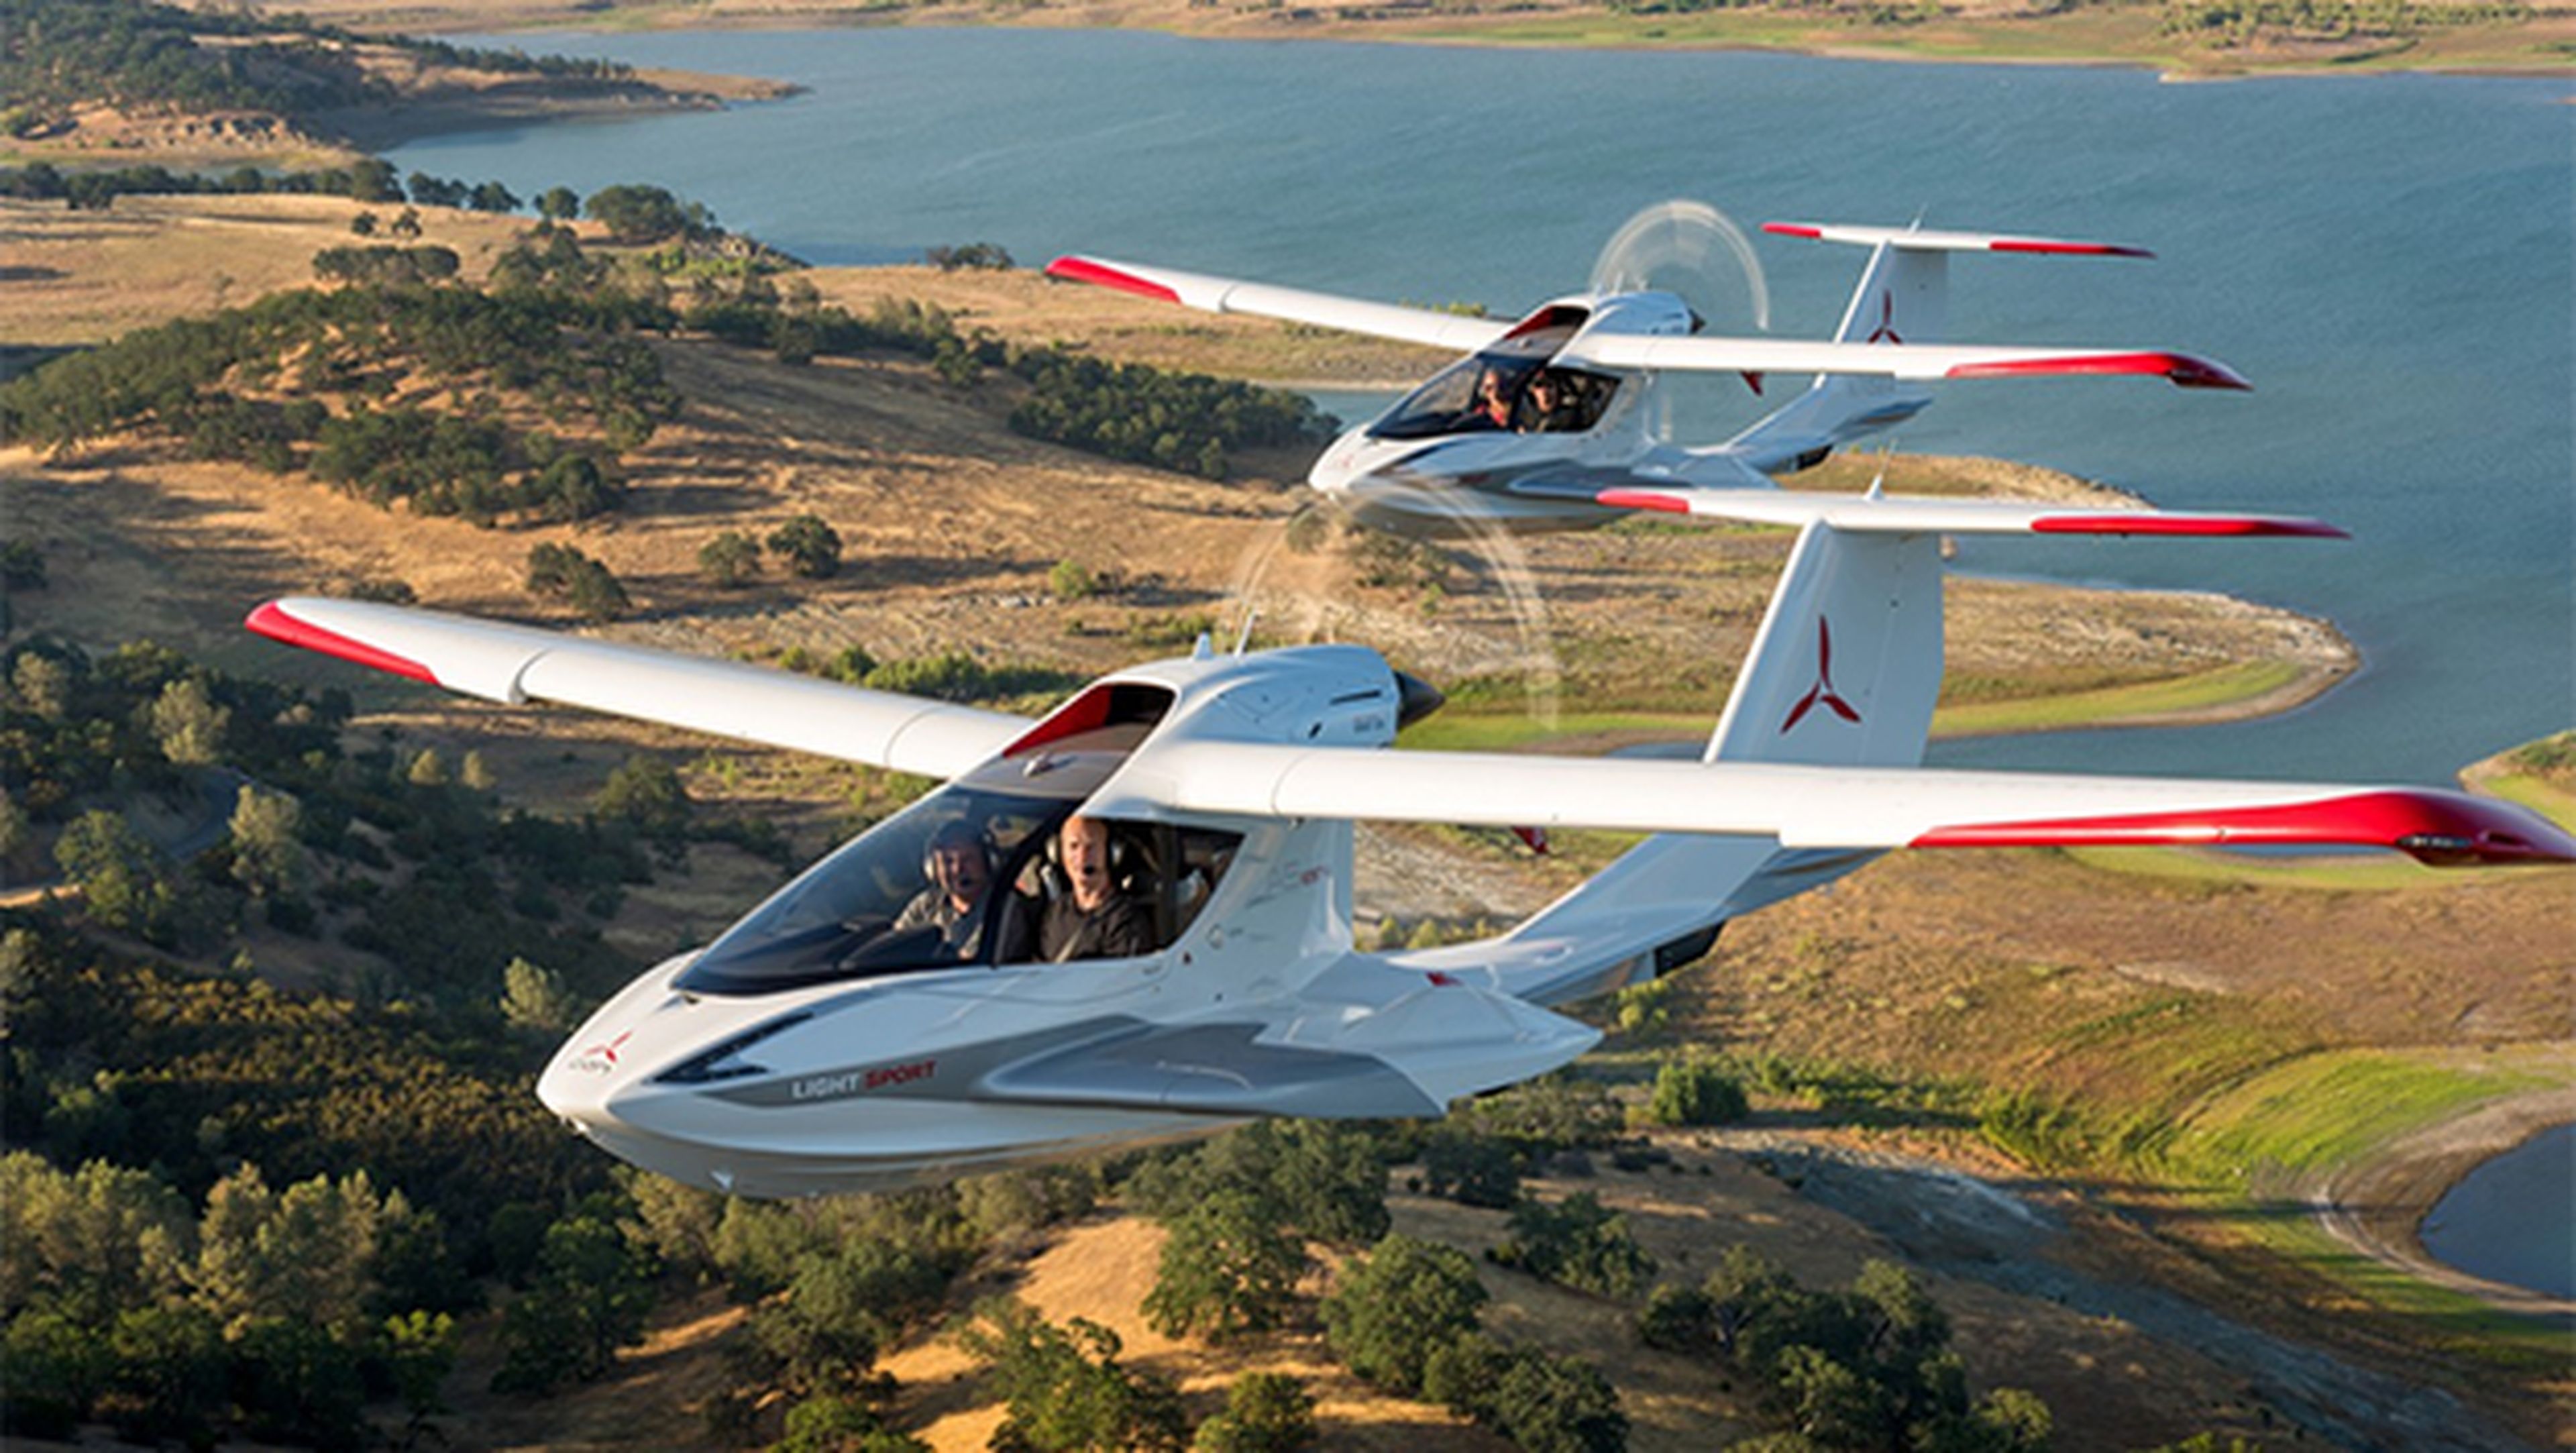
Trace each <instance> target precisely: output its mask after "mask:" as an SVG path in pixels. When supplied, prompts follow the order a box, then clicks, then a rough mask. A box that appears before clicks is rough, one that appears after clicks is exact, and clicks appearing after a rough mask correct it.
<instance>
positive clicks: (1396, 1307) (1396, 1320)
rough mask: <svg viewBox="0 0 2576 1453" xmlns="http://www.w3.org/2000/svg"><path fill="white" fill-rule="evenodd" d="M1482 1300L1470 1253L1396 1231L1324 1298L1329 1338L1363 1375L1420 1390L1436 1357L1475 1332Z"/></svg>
mask: <svg viewBox="0 0 2576 1453" xmlns="http://www.w3.org/2000/svg"><path fill="white" fill-rule="evenodd" d="M1484 1305H1485V1287H1484V1284H1483V1283H1482V1282H1479V1281H1478V1280H1476V1266H1475V1263H1473V1262H1471V1261H1469V1260H1468V1259H1467V1257H1466V1254H1465V1253H1464V1252H1461V1251H1458V1250H1457V1249H1455V1248H1453V1247H1448V1246H1438V1245H1434V1244H1433V1243H1431V1242H1428V1241H1417V1240H1415V1239H1413V1238H1412V1237H1410V1236H1406V1235H1403V1234H1402V1233H1396V1234H1393V1235H1390V1236H1388V1237H1387V1238H1386V1239H1385V1240H1383V1241H1380V1242H1379V1243H1378V1244H1377V1246H1376V1247H1375V1248H1374V1249H1373V1250H1371V1251H1370V1252H1369V1256H1368V1259H1367V1260H1366V1261H1365V1262H1362V1263H1360V1264H1359V1265H1358V1267H1357V1268H1356V1269H1354V1270H1351V1271H1349V1272H1348V1273H1347V1274H1346V1276H1345V1278H1344V1280H1343V1282H1342V1285H1341V1287H1340V1288H1339V1289H1338V1290H1336V1291H1335V1292H1334V1293H1333V1294H1332V1295H1331V1296H1329V1297H1326V1298H1325V1299H1324V1305H1323V1313H1324V1333H1325V1340H1326V1341H1327V1342H1329V1343H1330V1344H1331V1346H1332V1349H1333V1355H1334V1356H1336V1357H1338V1358H1340V1359H1341V1360H1342V1361H1343V1362H1344V1363H1345V1364H1347V1365H1348V1366H1349V1367H1350V1369H1351V1371H1353V1372H1355V1373H1357V1374H1359V1375H1360V1376H1361V1377H1363V1378H1365V1379H1367V1380H1368V1381H1370V1382H1373V1383H1376V1384H1377V1385H1378V1386H1380V1387H1384V1388H1390V1389H1392V1390H1394V1391H1396V1392H1401V1393H1408V1394H1409V1393H1417V1392H1420V1391H1422V1386H1423V1384H1422V1379H1423V1374H1424V1371H1425V1369H1426V1368H1427V1367H1428V1366H1429V1365H1430V1362H1431V1358H1432V1354H1433V1353H1435V1352H1437V1351H1438V1350H1439V1349H1441V1348H1443V1347H1446V1346H1448V1345H1450V1344H1451V1343H1454V1342H1456V1341H1458V1340H1459V1339H1460V1338H1461V1337H1463V1336H1465V1335H1466V1334H1468V1333H1470V1332H1472V1331H1474V1330H1475V1327H1476V1313H1477V1311H1478V1309H1480V1308H1482V1307H1483V1306H1484Z"/></svg>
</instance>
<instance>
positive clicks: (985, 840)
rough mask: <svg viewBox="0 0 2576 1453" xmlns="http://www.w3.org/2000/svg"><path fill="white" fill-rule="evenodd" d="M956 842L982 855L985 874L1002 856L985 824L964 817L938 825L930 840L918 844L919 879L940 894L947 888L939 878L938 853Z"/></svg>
mask: <svg viewBox="0 0 2576 1453" xmlns="http://www.w3.org/2000/svg"><path fill="white" fill-rule="evenodd" d="M958 842H971V843H973V844H974V845H975V848H976V851H978V852H981V853H982V854H983V855H984V867H985V870H986V871H988V872H989V871H991V869H992V867H993V860H994V859H995V858H997V857H999V856H1001V853H1000V850H999V849H998V848H997V847H996V846H995V845H994V842H993V830H992V829H991V828H989V827H986V826H985V825H984V824H982V823H980V822H975V821H973V820H971V819H968V818H963V817H952V818H950V819H949V820H948V821H946V822H943V823H941V824H940V825H939V826H938V828H937V829H935V830H934V831H932V833H931V834H930V841H928V842H926V843H923V844H922V845H921V876H922V877H923V878H924V879H927V880H928V881H929V882H930V883H931V884H932V885H933V886H935V887H937V888H938V889H939V890H940V891H941V892H943V893H944V892H946V891H948V885H947V884H946V883H943V882H941V881H940V879H939V850H940V849H941V848H943V847H945V846H947V845H948V844H950V843H958Z"/></svg>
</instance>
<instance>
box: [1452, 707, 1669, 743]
mask: <svg viewBox="0 0 2576 1453" xmlns="http://www.w3.org/2000/svg"><path fill="white" fill-rule="evenodd" d="M1716 725H1717V709H1716V708H1715V707H1711V708H1710V709H1709V710H1707V711H1706V712H1699V713H1692V714H1687V715H1685V714H1683V713H1680V712H1644V711H1631V712H1617V711H1610V712H1562V713H1559V714H1558V716H1557V718H1556V720H1555V721H1554V722H1552V723H1551V722H1544V721H1541V720H1539V719H1538V718H1536V717H1533V716H1531V715H1529V714H1528V713H1527V712H1509V713H1506V712H1493V713H1482V712H1461V711H1458V710H1456V709H1455V708H1454V707H1453V708H1452V709H1451V710H1448V711H1443V712H1440V713H1438V714H1437V715H1435V716H1433V717H1431V718H1430V719H1428V720H1426V721H1422V722H1418V723H1416V724H1415V725H1413V726H1410V727H1407V728H1405V730H1404V735H1403V737H1402V739H1401V741H1402V744H1403V745H1404V746H1407V747H1415V748H1419V749H1421V750H1423V751H1429V752H1511V751H1521V750H1526V749H1529V748H1533V747H1538V746H1542V745H1544V744H1545V743H1547V742H1550V741H1554V740H1556V739H1559V738H1566V737H1589V736H1598V735H1602V734H1604V733H1612V732H1634V733H1636V734H1638V735H1640V736H1664V737H1691V736H1697V737H1702V738H1705V737H1706V736H1707V735H1708V733H1709V732H1710V731H1711V730H1712V729H1713V728H1715V727H1716Z"/></svg>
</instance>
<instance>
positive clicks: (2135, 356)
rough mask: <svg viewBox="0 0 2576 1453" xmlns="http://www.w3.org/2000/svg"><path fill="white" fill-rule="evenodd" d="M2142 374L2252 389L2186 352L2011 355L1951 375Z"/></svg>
mask: <svg viewBox="0 0 2576 1453" xmlns="http://www.w3.org/2000/svg"><path fill="white" fill-rule="evenodd" d="M2069 373H2142V374H2155V375H2160V376H2162V377H2165V378H2169V379H2172V380H2173V381H2174V383H2175V385H2176V386H2178V387H2181V388H2224V389H2236V390H2239V391H2246V390H2251V389H2252V388H2253V387H2254V385H2252V384H2250V383H2247V382H2246V381H2245V379H2244V376H2243V375H2241V374H2239V373H2237V372H2236V370H2234V369H2232V368H2229V367H2228V366H2227V365H2226V364H2223V363H2216V362H2212V361H2211V360H2209V359H2206V358H2194V357H2192V356H2191V355H2190V354H2188V353H2153V352H2151V353H2090V354H2071V355H2068V356H2065V357H2061V358H2046V357H2042V358H2012V359H2006V360H2004V361H2003V362H2000V363H1963V364H1960V365H1959V366H1958V367H1956V368H1954V369H1951V370H1950V371H1949V373H1948V374H1947V375H1946V376H1947V377H1950V378H2015V377H2021V376H2024V375H2033V374H2069Z"/></svg>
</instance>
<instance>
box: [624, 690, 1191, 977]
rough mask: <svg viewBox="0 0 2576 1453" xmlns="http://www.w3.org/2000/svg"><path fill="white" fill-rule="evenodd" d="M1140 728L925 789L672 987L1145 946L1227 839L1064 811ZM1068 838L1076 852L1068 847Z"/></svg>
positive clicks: (1118, 759) (1112, 764)
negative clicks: (928, 791) (926, 791)
mask: <svg viewBox="0 0 2576 1453" xmlns="http://www.w3.org/2000/svg"><path fill="white" fill-rule="evenodd" d="M1144 730H1145V727H1144V726H1143V725H1141V724H1129V725H1120V726H1113V727H1109V728H1104V729H1100V730H1096V731H1092V732H1087V733H1083V734H1080V735H1079V736H1077V737H1074V738H1070V739H1068V740H1067V742H1066V743H1065V744H1064V745H1065V746H1067V747H1068V748H1070V749H1069V750H1052V749H1051V750H1048V751H1044V752H1040V753H1038V754H1036V755H1034V756H1030V757H1018V758H1009V759H1005V760H1003V761H999V762H995V763H992V764H990V765H988V766H986V767H983V768H981V769H978V770H977V771H976V772H975V773H973V774H972V775H970V776H967V777H963V778H960V779H959V780H957V781H955V782H952V783H950V784H949V785H947V786H945V787H942V788H940V789H939V790H938V791H936V792H933V793H931V794H930V795H929V796H927V797H924V798H922V799H921V800H920V801H919V802H916V803H914V804H913V805H911V806H910V807H907V808H905V809H904V810H903V811H901V812H899V813H897V814H895V815H894V816H893V817H890V818H888V819H886V820H885V821H884V822H881V823H879V824H877V825H876V826H875V827H872V828H870V829H868V830H867V831H866V832H864V833H861V834H860V835H859V836H858V837H857V838H855V839H853V840H851V841H850V842H848V843H847V844H844V845H843V846H842V847H841V849H840V850H839V851H837V852H835V853H833V854H832V855H831V856H830V857H827V858H825V859H823V860H822V861H821V862H819V863H816V864H815V865H814V866H813V867H811V868H808V869H807V870H806V871H805V872H804V873H803V874H801V875H800V876H798V877H797V879H796V881H794V882H792V883H790V884H788V885H787V886H786V887H785V888H782V889H780V890H779V891H778V892H777V893H776V894H775V895H773V896H772V897H771V898H770V899H769V901H768V902H766V903H763V904H762V905H760V907H759V908H757V909H755V910H753V911H752V913H751V915H750V916H749V917H747V918H745V919H743V920H742V921H741V922H740V923H737V924H735V925H734V926H733V927H732V928H730V929H727V930H726V931H725V933H724V935H723V936H722V937H720V938H718V939H717V940H716V941H715V942H714V943H713V944H711V945H709V946H708V948H707V951H706V952H705V953H704V954H702V955H700V956H699V958H698V960H697V962H696V963H693V964H691V965H690V966H689V967H688V968H687V969H686V970H684V971H682V972H681V974H680V976H679V978H678V979H677V980H675V981H674V984H675V987H677V988H678V989H680V990H681V991H682V992H683V993H691V994H719V995H722V994H765V993H774V992H776V991H778V990H781V989H792V988H798V987H801V986H803V985H807V984H819V983H827V982H830V981H833V980H838V979H856V978H867V977H872V976H875V975H879V974H893V973H909V972H915V971H920V970H925V969H950V968H959V967H964V966H968V965H979V964H1013V963H1026V962H1031V961H1035V960H1049V961H1057V962H1063V961H1069V960H1073V959H1084V958H1119V957H1132V956H1134V955H1138V954H1144V953H1151V952H1155V951H1157V950H1159V949H1161V948H1162V947H1163V946H1164V945H1166V944H1168V943H1170V942H1171V941H1172V940H1173V939H1174V938H1176V937H1178V936H1179V935H1180V933H1181V932H1182V931H1183V930H1184V929H1186V928H1187V927H1188V926H1189V924H1190V922H1191V920H1192V919H1194V918H1195V917H1197V915H1198V911H1199V909H1200V908H1202V907H1203V906H1205V905H1206V903H1207V901H1208V899H1209V898H1210V897H1212V896H1213V895H1214V893H1215V890H1216V886H1217V884H1218V883H1219V882H1220V881H1221V880H1222V879H1223V878H1224V876H1225V871H1226V869H1227V867H1229V866H1230V865H1231V864H1232V862H1233V858H1234V854H1235V850H1236V848H1237V847H1238V846H1239V845H1240V844H1241V842H1242V839H1241V837H1240V835H1238V834H1235V833H1231V832H1223V831H1217V830H1213V829H1206V828H1196V827H1179V826H1174V825H1171V824H1162V823H1144V822H1129V821H1110V820H1106V819H1100V820H1094V819H1088V818H1080V819H1077V818H1076V817H1075V813H1076V809H1077V808H1079V807H1080V805H1081V804H1082V802H1083V800H1084V799H1086V798H1088V797H1089V796H1090V795H1091V793H1092V792H1093V791H1095V790H1096V789H1098V787H1099V786H1100V784H1101V783H1102V782H1104V781H1106V780H1107V779H1108V777H1109V774H1110V773H1111V772H1113V771H1115V770H1116V769H1117V768H1118V766H1119V765H1120V764H1121V763H1122V762H1123V761H1124V760H1125V759H1126V750H1125V749H1126V748H1127V747H1128V746H1131V745H1132V744H1133V740H1132V739H1133V738H1135V737H1137V736H1141V735H1142V733H1143V731H1144ZM1112 744H1114V749H1110V750H1103V749H1102V748H1104V747H1110V746H1112ZM1068 824H1070V825H1068ZM1068 840H1070V841H1075V842H1078V843H1087V844H1090V846H1089V848H1088V850H1086V851H1081V852H1077V853H1074V854H1068V853H1067V851H1066V848H1065V843H1066V842H1067V841H1068ZM1081 869H1087V870H1088V871H1087V874H1086V873H1085V872H1081V871H1077V870H1081ZM1077 889H1079V890H1080V891H1077Z"/></svg>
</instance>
